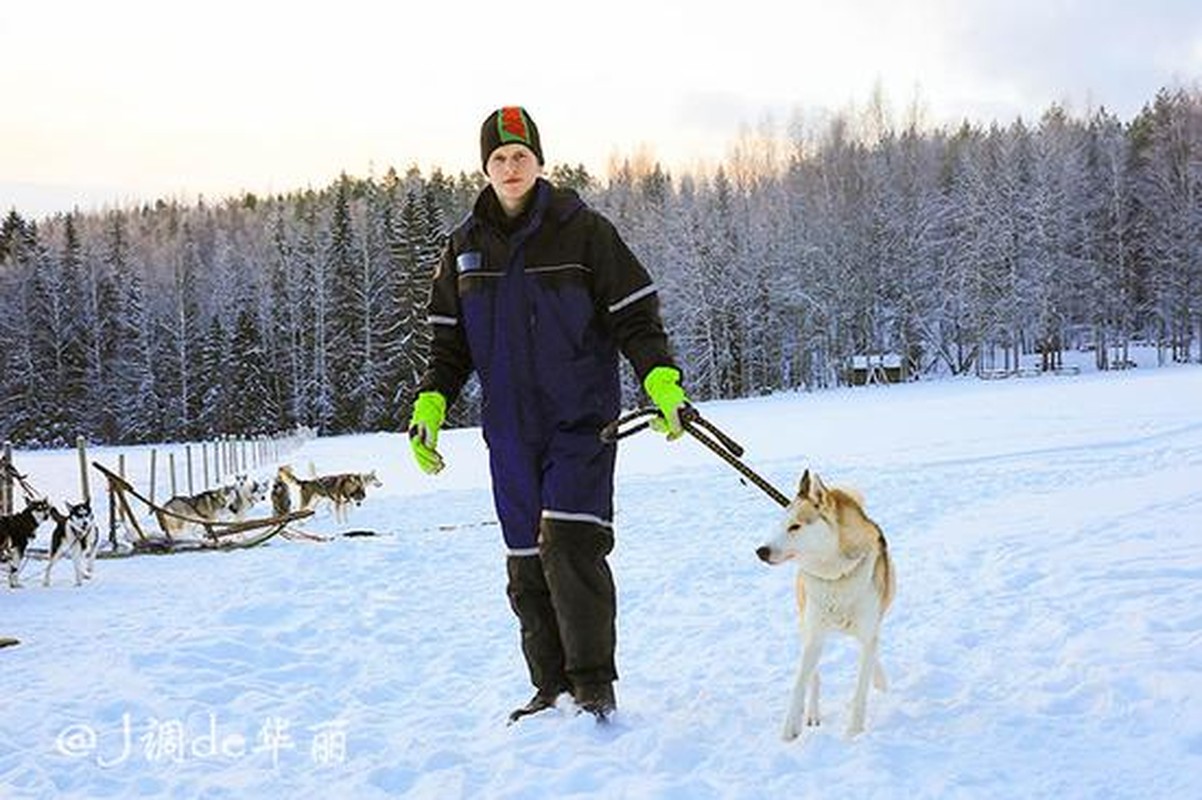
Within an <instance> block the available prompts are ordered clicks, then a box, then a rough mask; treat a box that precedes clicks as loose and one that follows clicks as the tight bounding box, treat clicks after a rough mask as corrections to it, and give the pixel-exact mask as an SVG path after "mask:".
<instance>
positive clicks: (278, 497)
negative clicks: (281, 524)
mask: <svg viewBox="0 0 1202 800" xmlns="http://www.w3.org/2000/svg"><path fill="white" fill-rule="evenodd" d="M290 511H292V494H291V493H290V492H289V491H288V483H287V482H286V481H285V480H284V479H283V478H280V477H277V478H276V479H275V480H274V481H273V482H272V484H271V512H272V513H273V514H275V516H277V517H282V516H284V515H285V514H287V513H288V512H290Z"/></svg>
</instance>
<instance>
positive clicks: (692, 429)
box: [601, 405, 791, 508]
mask: <svg viewBox="0 0 1202 800" xmlns="http://www.w3.org/2000/svg"><path fill="white" fill-rule="evenodd" d="M656 417H659V418H661V419H662V418H663V414H661V413H660V411H659V409H658V408H655V407H654V406H644V407H643V408H639V409H636V410H635V411H631V412H630V413H628V414H624V415H622V416H621V417H618V418H617V419H616V420H614V421H613V422H610V423H609V424H608V425H606V426H605V427H604V428H602V429H601V441H603V442H605V443H607V444H612V443H614V442H617V441H619V440H621V439H625V438H626V437H627V436H633V435H634V434H636V433H639V432H640V431H644V430H646V429H647V428H650V427H651V421H652V420H653V419H654V418H656ZM631 423H633V424H631ZM623 426H625V427H623ZM680 426H681V427H682V428H683V429H684V431H685V433H687V434H689V435H690V436H692V437H693V438H694V439H696V440H697V441H699V442H701V443H702V444H703V445H705V446H706V447H707V448H709V449H710V450H711V451H712V452H713V453H715V454H716V455H717V456H718V457H719V458H721V459H722V460H723V461H725V462H726V463H727V464H729V465H730V466H732V467H734V468H735V470H737V471H738V472H739V474H741V475H742V476H743V477H745V478H747V480H749V481H751V482H752V483H754V484H755V485H756V486H757V487H759V489H760V490H761V491H763V492H764V494H766V495H768V496H769V497H771V498H772V499H773V500H775V501H776V502H777V504H778V505H780V506H781V507H782V508H784V507H787V506H788V505H789V503H790V502H791V501H790V500H789V498H788V497H786V496H785V494H784V493H783V492H781V491H780V490H779V489H777V488H776V487H775V486H773V485H772V484H771V483H769V482H768V481H766V480H765V479H764V478H763V477H762V476H760V475H759V474H758V473H757V472H756V471H755V470H753V469H752V468H751V467H749V466H747V465H746V464H744V463H743V462H742V461H741V460H740V457H741V456H742V455H743V453H744V452H745V451H744V450H743V446H742V445H740V444H739V443H738V442H736V441H735V440H734V439H732V438H731V437H730V436H728V435H726V434H725V433H723V432H722V430H720V429H719V428H718V426H716V425H714V424H713V423H712V422H710V421H709V420H707V419H706V418H705V417H703V416H701V412H700V411H698V410H697V409H696V408H694V407H693V406H690V405H686V406H685V407H684V408H682V409H681V410H680Z"/></svg>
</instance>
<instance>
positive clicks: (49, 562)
mask: <svg viewBox="0 0 1202 800" xmlns="http://www.w3.org/2000/svg"><path fill="white" fill-rule="evenodd" d="M61 554H62V553H61V551H60V550H54V549H51V551H50V556H49V557H48V558H47V559H46V574H45V575H43V576H42V586H49V585H50V570H51V568H52V567H54V562H55V561H57V560H58V557H59V556H60V555H61Z"/></svg>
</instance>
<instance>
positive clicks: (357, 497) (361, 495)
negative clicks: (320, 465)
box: [343, 474, 367, 506]
mask: <svg viewBox="0 0 1202 800" xmlns="http://www.w3.org/2000/svg"><path fill="white" fill-rule="evenodd" d="M343 488H344V490H345V491H346V497H347V499H348V500H350V501H351V502H353V503H354V504H355V505H357V506H361V505H363V501H364V500H366V499H367V487H366V486H365V485H364V483H363V476H362V475H359V474H355V475H347V476H346V483H344V484H343Z"/></svg>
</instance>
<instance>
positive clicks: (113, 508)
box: [109, 453, 125, 553]
mask: <svg viewBox="0 0 1202 800" xmlns="http://www.w3.org/2000/svg"><path fill="white" fill-rule="evenodd" d="M117 474H118V475H120V476H121V477H122V478H124V477H125V453H122V454H120V455H119V456H117ZM120 519H121V511H120V510H118V508H117V493H116V492H114V491H113V490H112V487H111V486H110V487H109V549H110V550H112V552H114V553H115V552H117V523H118V522H119V521H120Z"/></svg>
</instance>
